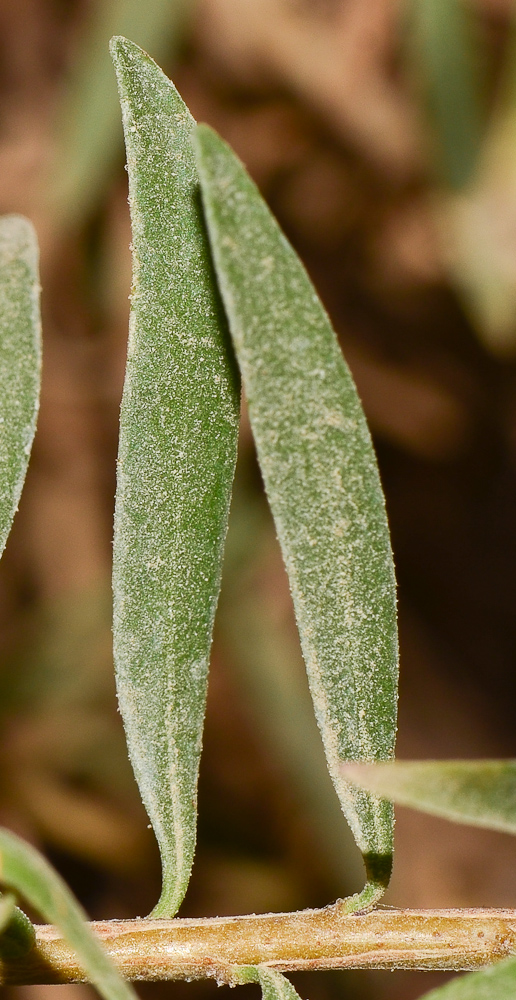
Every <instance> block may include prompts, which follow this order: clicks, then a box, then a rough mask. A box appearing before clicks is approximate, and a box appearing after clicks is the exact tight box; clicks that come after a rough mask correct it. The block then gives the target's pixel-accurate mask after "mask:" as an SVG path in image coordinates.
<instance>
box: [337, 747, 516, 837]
mask: <svg viewBox="0 0 516 1000" xmlns="http://www.w3.org/2000/svg"><path fill="white" fill-rule="evenodd" d="M343 771H344V773H345V774H346V776H347V777H348V778H350V779H351V780H353V781H355V782H356V783H357V785H359V786H360V787H362V788H367V789H368V790H369V791H371V792H376V793H377V794H378V795H383V796H385V798H387V799H393V800H394V802H398V803H399V804H400V805H401V806H409V807H410V808H412V809H419V810H421V812H427V813H432V814H433V815H434V816H442V817H443V818H444V819H450V820H454V821H455V822H456V823H468V824H469V825H470V826H483V827H487V828H489V829H490V830H501V831H503V832H505V833H515V834H516V761H515V760H425V761H396V762H395V763H390V764H375V765H373V766H367V765H356V764H346V765H345V766H344V767H343Z"/></svg>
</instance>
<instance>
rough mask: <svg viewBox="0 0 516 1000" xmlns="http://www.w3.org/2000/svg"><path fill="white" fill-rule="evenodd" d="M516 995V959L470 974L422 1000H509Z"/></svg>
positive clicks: (446, 984) (431, 992)
mask: <svg viewBox="0 0 516 1000" xmlns="http://www.w3.org/2000/svg"><path fill="white" fill-rule="evenodd" d="M515 995H516V959H515V958H507V959H504V961H503V962H498V963H497V964H496V965H490V966H489V967H488V968H487V969H480V970H479V971H478V972H469V973H468V974H467V975H466V976H459V977H458V978H457V979H452V980H451V982H449V983H445V985H444V986H439V987H438V988H437V989H436V990H431V991H430V993H425V995H424V996H423V997H421V1000H509V998H510V997H513V996H515Z"/></svg>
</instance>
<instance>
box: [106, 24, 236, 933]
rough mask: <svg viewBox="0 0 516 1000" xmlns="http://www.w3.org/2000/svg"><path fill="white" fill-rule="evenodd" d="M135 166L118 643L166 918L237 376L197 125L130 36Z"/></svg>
mask: <svg viewBox="0 0 516 1000" xmlns="http://www.w3.org/2000/svg"><path fill="white" fill-rule="evenodd" d="M112 55H113V59H114V62H115V67H116V72H117V78H118V86H119V92H120V99H121V104H122V113H123V122H124V132H125V140H126V148H127V163H128V171H129V202H130V209H131V220H132V228H133V292H132V300H131V319H130V329H129V347H128V356H127V372H126V380H125V386H124V393H123V400H122V409H121V417H120V445H119V460H118V485H117V497H116V513H115V541H114V570H113V588H114V650H115V662H116V677H117V688H118V697H119V703H120V710H121V713H122V717H123V720H124V725H125V729H126V734H127V742H128V748H129V755H130V758H131V762H132V765H133V768H134V771H135V775H136V778H137V781H138V785H139V787H140V792H141V795H142V799H143V802H144V804H145V807H146V809H147V812H148V814H149V817H150V819H151V822H152V825H153V827H154V830H155V833H156V836H157V839H158V843H159V846H160V850H161V857H162V865H163V891H162V896H161V900H160V902H159V904H158V906H157V907H156V909H155V911H154V915H155V916H158V915H159V916H173V915H174V913H175V912H176V910H177V908H178V907H179V904H180V903H181V900H182V898H183V895H184V893H185V890H186V887H187V884H188V879H189V875H190V870H191V865H192V860H193V852H194V846H195V827H196V798H197V777H198V767H199V755H200V750H201V741H202V726H203V719H204V711H205V701H206V681H207V670H208V659H209V652H210V646H211V639H212V629H213V619H214V615H215V608H216V604H217V598H218V593H219V587H220V575H221V562H222V551H223V544H224V538H225V534H226V529H227V518H228V510H229V501H230V492H231V485H232V481H233V474H234V466H235V459H236V441H237V424H238V409H239V398H238V379H237V375H236V372H235V370H234V367H233V364H232V360H231V351H230V349H229V347H228V344H229V338H228V335H227V330H226V323H225V318H224V314H223V309H222V306H221V304H220V301H219V299H218V296H217V292H216V284H215V280H214V277H213V274H212V266H211V259H210V255H209V248H208V245H207V239H206V234H205V229H204V224H203V221H202V213H201V206H200V201H199V198H198V190H197V189H198V182H197V176H196V170H195V163H194V158H193V149H192V142H191V138H192V132H193V129H194V126H195V123H194V120H193V118H192V116H191V115H190V113H189V111H188V109H187V108H186V106H185V104H184V103H183V101H182V100H181V98H180V97H179V95H178V93H177V91H176V90H175V88H174V86H173V85H172V84H171V83H170V81H169V80H168V79H167V78H166V77H165V76H164V74H163V73H162V72H161V70H160V69H159V68H158V66H156V64H155V63H154V62H153V61H152V60H151V59H150V58H149V57H148V56H147V55H146V54H145V53H144V52H142V50H141V49H139V48H138V46H136V45H134V44H133V43H131V42H128V41H126V40H125V39H122V38H118V39H114V40H113V42H112Z"/></svg>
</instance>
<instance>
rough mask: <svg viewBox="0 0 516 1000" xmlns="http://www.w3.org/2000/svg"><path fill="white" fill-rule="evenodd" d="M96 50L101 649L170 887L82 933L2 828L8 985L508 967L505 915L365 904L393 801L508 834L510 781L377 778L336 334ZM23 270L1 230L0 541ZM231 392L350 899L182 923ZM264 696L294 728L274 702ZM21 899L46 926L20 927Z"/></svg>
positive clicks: (374, 678)
mask: <svg viewBox="0 0 516 1000" xmlns="http://www.w3.org/2000/svg"><path fill="white" fill-rule="evenodd" d="M112 55H113V60H114V63H115V68H116V73H117V78H118V85H119V93H120V99H121V105H122V114H123V123H124V131H125V139H126V148H127V160H128V171H129V194H130V209H131V219H132V226H133V289H132V307H131V319H130V329H129V345H128V356H127V370H126V378H125V386H124V394H123V400H122V408H121V418H120V445H119V458H118V485H117V500H116V511H115V544H114V569H113V591H114V652H115V666H116V681H117V689H118V698H119V705H120V710H121V713H122V717H123V721H124V726H125V731H126V736H127V743H128V750H129V757H130V760H131V763H132V765H133V769H134V773H135V776H136V780H137V783H138V786H139V789H140V792H141V796H142V800H143V802H144V805H145V808H146V810H147V813H148V816H149V818H150V820H151V823H152V826H153V828H154V831H155V834H156V838H157V841H158V844H159V848H160V852H161V859H162V892H161V896H160V899H159V900H158V902H157V904H156V906H155V908H154V910H153V912H152V914H151V916H150V918H148V919H147V920H141V919H138V920H132V921H121V922H116V921H115V922H113V923H110V922H107V923H106V924H99V925H97V926H96V930H97V936H95V935H94V934H92V931H91V929H90V928H89V927H88V926H87V925H86V923H85V921H84V918H83V914H82V911H81V910H80V908H79V906H78V904H77V903H76V902H75V901H74V899H73V897H72V896H71V894H70V892H69V890H68V889H67V888H66V886H65V885H64V884H63V883H62V881H61V879H60V878H59V876H57V874H56V873H55V872H54V871H53V870H52V869H51V867H50V866H49V865H48V863H47V862H45V861H44V859H43V858H42V857H41V856H40V855H39V854H37V852H35V851H34V849H33V848H31V847H30V846H29V845H27V844H25V843H24V842H23V841H21V840H20V839H19V838H17V837H16V836H14V835H13V834H11V833H9V832H7V831H5V830H0V879H1V882H2V884H3V885H4V886H5V887H6V888H7V889H8V890H10V892H9V893H7V894H6V895H5V896H4V897H2V900H1V901H0V902H1V907H0V967H1V969H2V972H3V975H4V977H5V978H6V979H10V981H16V982H24V981H25V982H28V981H31V982H34V981H38V979H40V980H43V981H47V979H48V978H50V979H52V978H54V979H55V980H56V981H78V980H81V979H84V978H89V979H90V980H91V981H92V982H93V983H94V984H95V985H96V986H97V988H98V989H99V991H100V992H101V993H102V994H103V995H104V996H105V997H106V998H115V997H116V998H121V997H123V996H125V997H130V996H132V995H133V994H132V989H131V987H129V986H128V985H127V983H125V982H124V980H123V979H122V978H121V977H120V975H119V974H118V973H117V971H116V969H115V965H114V964H113V962H112V959H114V960H115V963H116V964H118V966H119V969H120V970H121V971H122V972H123V973H124V974H125V975H126V976H127V978H134V979H138V978H146V979H153V978H157V979H159V978H161V979H173V978H186V979H188V978H192V977H195V978H202V977H206V976H214V977H215V978H217V979H218V980H219V981H220V982H228V983H231V984H232V985H238V984H243V983H248V982H257V983H259V984H260V985H261V987H262V992H263V995H264V997H265V1000H295V997H296V996H297V994H296V993H295V990H294V988H293V986H292V985H291V984H290V982H289V981H288V980H287V979H286V978H285V977H284V976H283V972H284V971H288V970H289V969H294V970H295V969H303V968H311V969H316V968H344V967H346V966H348V967H349V966H355V967H360V966H369V967H377V968H394V967H407V968H413V967H414V966H421V967H423V968H434V969H435V968H474V967H475V966H478V965H481V964H483V963H489V962H493V961H496V959H499V958H503V957H505V956H508V955H510V954H511V952H512V951H514V946H515V940H516V918H515V919H513V920H512V921H511V919H510V918H509V917H507V914H506V913H502V914H497V913H496V912H489V913H488V914H484V913H483V912H482V911H464V913H461V912H460V911H458V912H454V914H452V915H451V916H450V914H446V912H442V911H440V912H438V913H437V914H436V913H432V912H430V913H427V914H425V913H422V914H413V913H412V912H411V911H404V910H399V911H383V910H381V909H377V908H376V907H377V904H378V902H379V900H380V899H381V897H382V894H383V892H384V891H385V888H386V887H387V885H388V882H389V878H390V872H391V865H392V853H393V825H394V817H393V807H392V801H391V799H395V800H396V799H398V800H399V801H401V802H404V803H405V804H409V805H413V806H415V807H416V808H419V809H425V810H427V811H433V812H436V813H438V814H439V815H443V816H447V817H448V818H451V819H456V820H460V821H463V822H469V823H474V824H476V825H483V826H495V828H497V829H505V830H508V831H511V832H514V829H515V819H514V815H515V806H514V801H513V800H514V787H515V780H514V770H515V768H514V763H513V762H502V763H500V762H493V761H481V762H460V761H458V762H445V763H440V764H435V763H431V762H430V763H425V764H418V765H416V764H407V763H401V764H400V763H396V762H394V761H393V760H392V758H393V753H394V739H395V731H396V707H397V634H396V615H395V582H394V569H393V563H392V556H391V549H390V541H389V532H388V526H387V519H386V512H385V505H384V500H383V494H382V491H381V486H380V481H379V475H378V469H377V465H376V460H375V456H374V452H373V448H372V443H371V439H370V436H369V432H368V429H367V425H366V422H365V418H364V415H363V412H362V408H361V404H360V401H359V399H358V396H357V393H356V390H355V387H354V384H353V382H352V379H351V376H350V373H349V370H348V368H347V365H346V363H345V361H344V359H343V357H342V354H341V352H340V348H339V346H338V343H337V340H336V337H335V334H334V332H333V330H332V328H331V325H330V322H329V319H328V317H327V315H326V313H325V312H324V309H323V307H322V305H321V303H320V301H319V299H318V297H317V295H316V293H315V290H314V288H313V287H312V285H311V283H310V281H309V279H308V276H307V274H306V272H305V270H304V268H303V266H302V264H301V262H300V261H299V259H298V258H297V256H296V254H295V253H294V251H293V249H292V247H291V246H290V244H289V243H288V242H287V240H286V239H285V237H284V235H283V234H282V232H281V230H280V229H279V227H278V225H277V223H276V221H275V220H274V218H273V216H272V215H271V213H270V212H269V209H268V208H267V206H266V205H265V203H264V201H263V200H262V198H261V196H260V195H259V193H258V191H257V189H256V187H255V186H254V184H253V183H252V181H251V180H250V178H249V176H248V175H247V173H246V171H245V168H244V167H243V165H242V164H241V163H240V162H239V160H238V159H237V158H236V156H235V154H234V153H233V152H232V151H231V149H230V148H229V147H228V146H227V145H226V144H225V143H224V142H223V141H222V140H221V139H220V138H219V137H218V136H217V134H216V133H215V132H213V131H212V130H211V129H209V128H208V127H207V126H198V127H197V126H196V123H195V121H194V120H193V118H192V116H191V115H190V113H189V111H188V109H187V108H186V106H185V104H184V102H183V101H182V99H181V98H180V96H179V94H178V93H177V91H176V90H175V88H174V86H173V84H172V83H171V82H170V81H169V80H168V79H167V78H166V77H165V76H164V74H163V73H162V72H161V70H160V69H159V68H158V66H157V65H156V64H155V63H154V62H153V61H152V60H151V59H150V58H149V57H148V56H147V55H146V54H145V52H143V51H142V50H141V49H140V48H139V47H138V46H137V45H135V44H134V43H132V42H129V41H127V40H126V39H124V38H121V37H117V38H115V39H114V40H113V42H112ZM36 258H37V251H36V245H35V238H34V234H33V231H32V229H31V227H30V226H29V224H27V223H26V222H25V221H24V220H22V219H19V218H12V217H10V218H7V219H5V220H3V223H2V226H1V228H0V334H1V337H0V352H1V353H0V362H1V363H0V380H1V388H2V395H1V403H0V407H1V419H0V461H1V463H2V464H1V466H0V472H1V475H2V493H1V495H0V523H1V525H2V532H3V536H2V542H5V538H6V536H7V532H8V530H9V528H10V524H11V521H12V518H13V516H14V512H15V510H16V506H17V503H18V499H19V496H20V491H21V486H22V482H23V478H24V475H25V471H26V466H27V460H28V455H29V452H30V447H31V443H32V437H33V434H34V427H35V415H36V411H37V400H38V391H39V312H38V291H39V289H38V279H37V261H36ZM240 378H241V379H242V383H243V386H244V389H245V393H246V398H247V402H248V408H249V418H250V424H251V428H252V432H253V435H254V439H255V443H256V447H257V453H258V460H259V464H260V469H261V472H262V476H263V479H264V483H265V487H266V491H267V495H268V499H269V504H270V508H271V512H272V515H273V518H274V522H275V526H276V530H277V533H278V537H279V541H280V544H281V548H282V553H283V558H284V562H285V566H286V570H287V574H288V577H289V582H290V587H291V591H292V596H293V603H294V611H295V615H296V620H297V625H298V629H299V635H300V640H301V647H302V651H303V655H304V659H305V663H306V667H307V674H308V680H309V686H310V691H311V695H312V700H313V706H314V709H315V716H316V719H317V723H318V725H319V729H320V733H321V736H322V741H323V745H324V751H325V755H326V763H327V767H328V771H329V774H330V776H331V779H332V781H333V785H334V788H335V791H336V793H337V797H338V800H339V802H340V806H341V809H342V812H343V813H344V815H345V817H346V819H347V820H348V823H349V825H350V827H351V830H352V833H353V836H354V838H355V841H356V843H357V845H358V847H359V849H360V852H361V854H362V857H363V861H364V865H365V873H366V884H365V886H364V888H363V889H362V891H361V892H359V893H357V894H355V895H352V896H349V897H347V898H345V899H340V900H338V901H337V902H336V903H334V904H332V905H330V906H328V907H326V908H325V909H323V910H309V911H301V912H292V913H285V914H277V915H274V914H266V915H261V916H259V915H258V916H257V915H256V914H250V915H248V916H243V917H240V918H230V919H228V920H220V919H208V918H206V919H201V920H198V921H192V920H189V921H181V920H177V919H174V918H175V915H176V913H177V910H178V908H179V906H180V904H181V902H182V899H183V897H184V894H185V891H186V888H187V885H188V882H189V878H190V873H191V868H192V863H193V856H194V849H195V839H196V822H197V808H196V798H197V780H198V770H199V759H200V752H201V744H202V731H203V723H204V710H205V700H206V686H207V675H208V661H209V654H210V647H211V640H212V631H213V624H214V616H215V609H216V605H217V600H218V595H219V589H220V583H221V570H222V556H223V548H224V542H225V536H226V530H227V523H228V514H229V507H230V499H231V494H232V490H233V477H234V469H235V461H236V440H237V428H238V416H239V386H240ZM228 597H229V598H230V594H229V595H227V596H226V607H225V609H224V614H225V615H226V616H228V615H230V614H231V609H230V607H228ZM249 639H250V641H253V639H252V635H251V636H250V637H249ZM278 692H279V695H280V696H281V698H282V701H279V706H280V710H281V711H283V712H285V714H287V713H288V710H289V704H288V697H287V696H285V693H284V692H282V691H281V690H280V689H279V688H278ZM278 700H279V699H278ZM303 711H305V709H303ZM274 727H275V730H276V731H277V729H278V724H277V722H275V723H274ZM299 761H301V765H299V763H298V762H299ZM299 766H300V770H302V769H303V767H304V766H305V765H304V763H303V761H302V755H301V754H298V755H297V757H296V759H295V760H294V767H295V769H296V770H297V769H298V767H299ZM321 801H322V799H321ZM14 894H16V896H17V895H18V894H19V895H20V896H21V897H23V898H25V899H26V900H27V901H28V902H29V903H30V904H31V905H32V906H33V907H34V908H35V909H36V910H37V911H38V912H39V913H41V914H42V916H43V917H44V918H45V919H46V920H49V921H53V922H54V923H55V924H56V925H57V930H56V929H55V928H49V927H43V928H38V929H37V932H36V931H34V930H33V928H32V926H31V924H30V922H29V921H28V920H27V918H26V917H25V916H24V914H23V913H22V911H20V910H18V909H17V908H16V899H15V895H14ZM59 935H61V937H60V936H59ZM99 937H100V938H101V939H102V940H103V942H104V944H106V945H107V947H108V950H109V951H110V953H111V957H110V956H108V954H107V953H106V951H105V950H104V949H103V948H102V947H101V944H100V942H99ZM75 956H76V957H75ZM515 985H516V959H514V958H511V957H508V958H507V959H506V961H504V962H500V963H499V964H495V965H494V967H493V968H488V969H486V970H482V971H480V972H477V973H475V974H473V975H472V976H470V977H465V978H464V979H462V980H458V981H455V982H452V983H451V984H449V985H447V986H445V987H444V988H441V989H440V990H438V991H434V993H433V994H431V995H432V997H435V998H436V1000H437V998H439V1000H445V998H450V1000H451V998H453V997H457V998H463V1000H475V998H478V1000H504V998H508V997H509V996H510V995H511V994H512V993H513V992H514V987H515Z"/></svg>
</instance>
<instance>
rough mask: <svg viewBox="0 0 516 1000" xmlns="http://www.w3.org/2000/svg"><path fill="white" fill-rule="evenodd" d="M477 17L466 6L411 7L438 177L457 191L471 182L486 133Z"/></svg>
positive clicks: (422, 2) (441, 0)
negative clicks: (432, 134) (475, 20)
mask: <svg viewBox="0 0 516 1000" xmlns="http://www.w3.org/2000/svg"><path fill="white" fill-rule="evenodd" d="M475 17H477V18H478V15H477V14H476V12H475V11H474V10H472V9H470V7H469V5H468V4H467V3H465V2H464V0H411V3H410V18H409V28H410V31H409V41H410V45H411V61H412V66H413V73H414V75H415V76H416V77H417V79H418V82H419V84H420V87H421V90H422V91H423V94H424V96H425V97H426V100H427V103H428V106H429V112H430V118H431V121H432V125H433V128H434V134H435V140H436V157H435V160H436V166H437V171H438V173H439V174H440V176H441V178H442V180H443V181H444V183H445V184H447V185H448V186H449V187H451V188H455V189H460V188H463V187H464V186H465V184H467V182H468V181H469V180H470V179H471V177H472V175H473V172H474V170H475V167H476V165H477V162H478V157H479V153H480V149H481V143H482V136H483V131H484V117H485V108H484V107H483V101H482V96H481V95H482V91H483V90H485V80H484V74H483V72H482V68H483V65H482V57H481V52H480V51H479V45H478V42H479V39H478V26H475V24H474V19H475ZM476 27H477V30H475V28H476Z"/></svg>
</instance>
